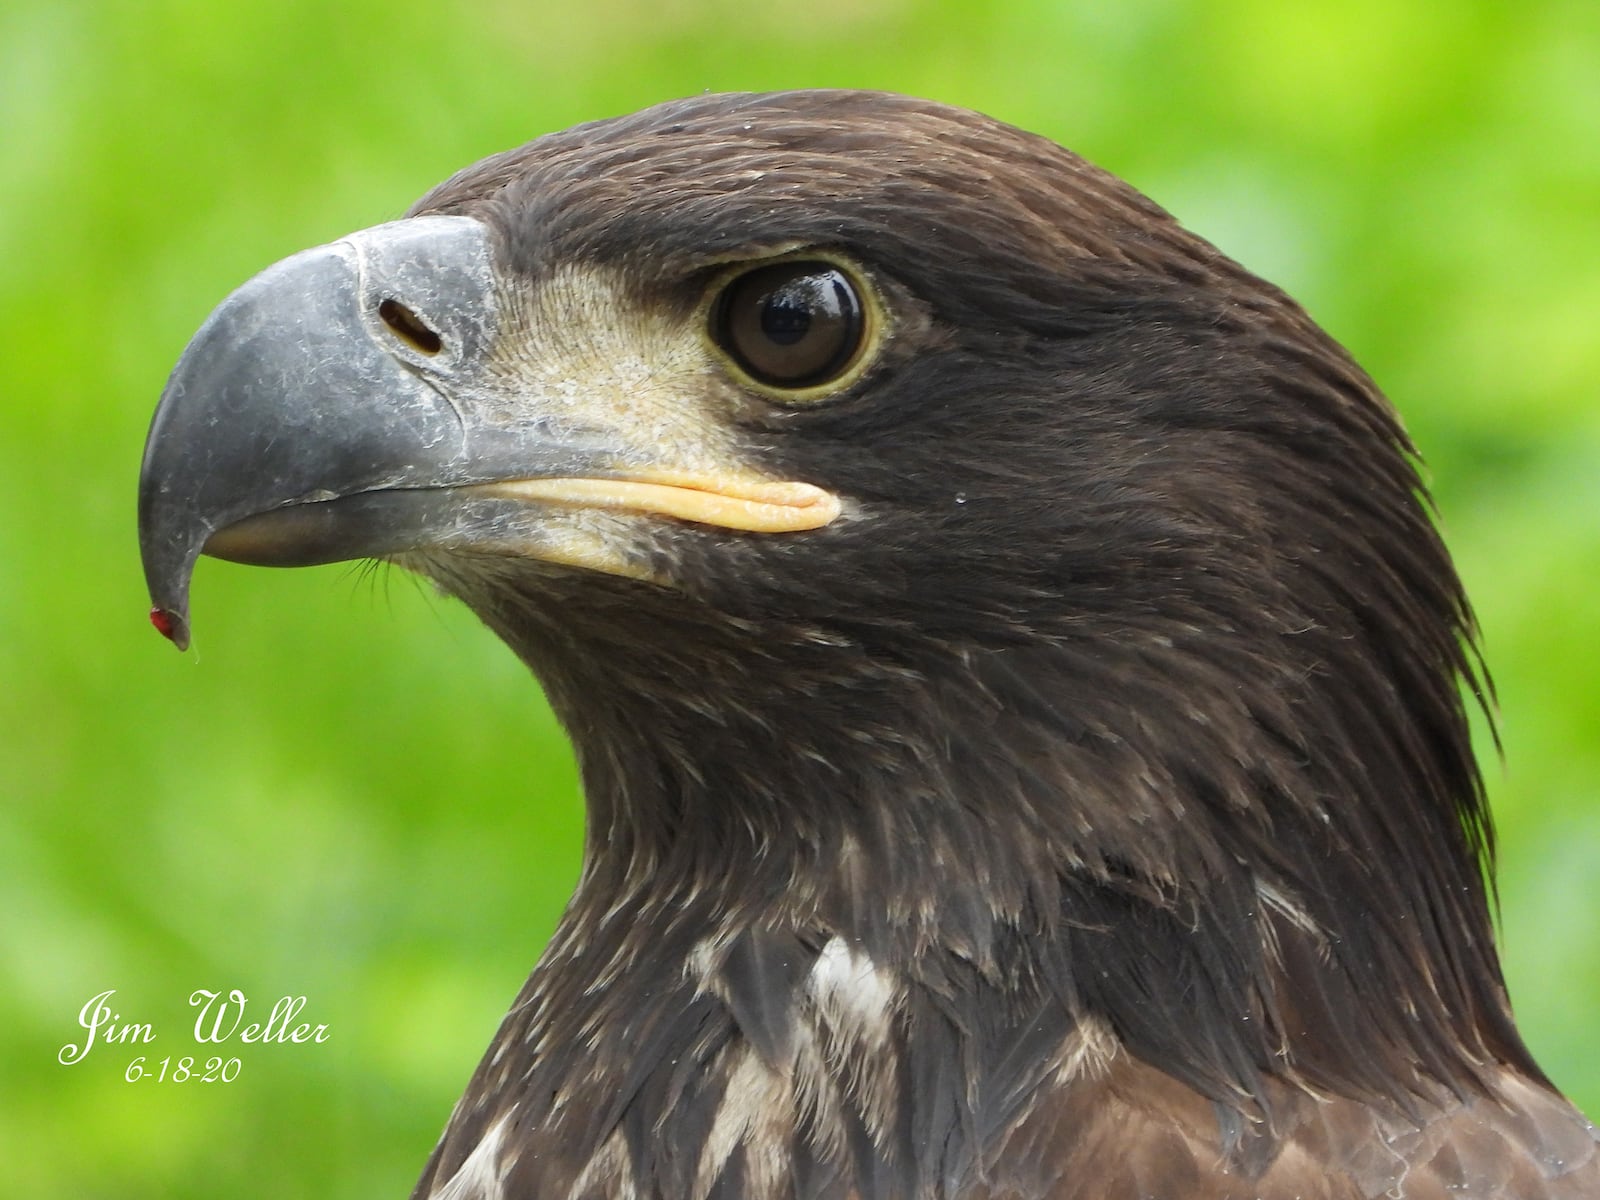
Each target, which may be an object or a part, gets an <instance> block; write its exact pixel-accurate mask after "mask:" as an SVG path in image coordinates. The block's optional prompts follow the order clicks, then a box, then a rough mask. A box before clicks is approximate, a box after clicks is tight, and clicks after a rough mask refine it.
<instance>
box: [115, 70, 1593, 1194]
mask: <svg viewBox="0 0 1600 1200" xmlns="http://www.w3.org/2000/svg"><path fill="white" fill-rule="evenodd" d="M140 520H141V537H142V542H143V549H144V555H145V563H146V568H147V572H148V576H149V580H150V585H151V590H152V594H153V597H154V601H155V604H156V609H155V611H154V613H153V617H154V619H155V621H156V623H157V624H158V626H159V627H161V628H162V629H163V630H164V631H165V632H167V633H168V634H169V636H171V637H173V639H174V640H175V641H177V642H178V644H179V645H180V646H181V645H183V644H185V643H186V641H187V638H188V622H187V609H188V602H187V592H188V580H189V576H190V572H191V570H192V568H193V564H194V560H195V558H196V556H197V555H198V554H200V553H202V552H204V553H208V554H212V555H215V556H218V557H221V558H228V559H233V560H235V561H240V562H249V563H261V564H277V565H294V564H304V563H315V562H327V561H334V560H339V559H349V558H379V559H384V560H387V561H390V562H394V563H399V564H401V565H402V566H405V567H408V568H410V569H412V570H414V571H417V572H420V573H421V574H423V575H425V576H427V577H428V578H430V579H431V580H433V581H434V582H435V583H437V585H438V586H439V587H440V588H441V589H443V590H444V591H445V592H447V593H449V594H451V595H454V596H458V597H460V598H461V599H462V600H463V601H464V602H465V603H466V604H468V605H469V606H471V608H472V609H473V610H474V611H475V612H477V613H478V614H479V615H480V616H481V617H482V618H483V620H484V621H485V622H487V624H488V625H489V626H490V627H491V628H492V629H493V630H494V631H495V632H496V633H497V634H499V636H500V637H501V638H503V639H504V640H505V641H506V643H507V644H508V645H509V646H510V647H511V648H512V649H513V650H514V651H515V652H516V653H517V654H518V655H520V656H521V657H522V658H523V659H524V660H525V661H526V662H527V663H528V665H529V666H530V667H532V669H533V670H534V671H535V672H536V673H537V674H538V676H539V678H540V679H541V680H542V681H543V684H544V687H545V690H546V692H547V693H548V695H549V698H550V701H551V703H552V704H553V705H554V707H555V709H556V711H557V712H558V713H559V714H560V716H561V719H562V721H563V722H564V724H565V726H566V728H567V730H568V731H569V733H570V734H571V737H572V739H573V742H574V743H575V745H576V748H577V753H578V756H579V760H580V764H581V769H582V774H583V780H584V786H585V790H586V793H587V798H588V809H589V812H588V837H587V844H586V848H585V859H584V868H583V874H582V878H581V881H580V882H579V885H578V889H577V893H576V895H575V896H574V897H573V899H572V902H571V905H570V907H569V908H568V910H567V912H566V915H565V916H564V917H563V919H562V922H561V925H560V928H559V930H558V931H557V933H556V935H555V939H554V941H553V942H552V944H551V945H550V947H549V949H548V950H547V952H546V953H545V956H544V958H543V960H542V961H541V962H540V963H539V964H538V966H537V967H536V968H535V970H534V972H533V975H532V977H531V978H530V979H529V980H528V982H527V984H526V986H525V987H524V989H523V990H522V993H521V994H520V995H519V996H518V997H517V999H516V1002H515V1004H514V1005H513V1006H512V1008H511V1011H510V1013H509V1014H508V1015H507V1017H506V1018H505V1021H504V1023H503V1025H502V1026H501V1028H500V1031H499V1033H498V1035H497V1036H496V1038H495V1040H494V1044H493V1045H492V1046H491V1047H490V1049H489V1051H488V1053H487V1054H486V1056H485V1057H484V1059H483V1061H482V1063H481V1065H480V1066H479V1067H478V1070H477V1073H476V1074H475V1075H474V1076H473V1078H472V1081H471V1083H470V1085H469V1086H468V1088H467V1091H466V1094H465V1095H464V1096H463V1097H462V1099H461V1101H460V1102H459V1104H458V1105H457V1106H456V1109H455V1111H454V1113H453V1115H452V1116H451V1118H450V1121H449V1125H448V1127H447V1128H446V1129H445V1132H444V1135H443V1137H442V1138H441V1140H440V1142H439V1144H438V1146H437V1148H436V1149H435V1150H434V1152H433V1156H432V1158H431V1160H430V1161H429V1162H428V1164H427V1167H426V1169H425V1171H424V1172H423V1176H422V1179H421V1182H420V1183H419V1184H418V1185H417V1189H416V1192H415V1193H414V1195H415V1197H417V1198H418V1200H424V1198H433V1200H514V1198H515V1200H522V1198H531V1197H538V1198H540V1200H556V1198H561V1200H568V1198H570V1200H585V1198H589V1197H595V1198H598V1197H607V1198H626V1197H640V1198H654V1197H659V1198H662V1200H712V1198H723V1197H728V1198H732V1197H741V1198H748V1200H780V1198H781V1200H790V1198H793V1200H821V1198H830V1200H831V1198H837V1200H844V1198H850V1200H888V1198H907V1200H911V1198H942V1200H958V1198H959V1200H976V1198H984V1200H999V1198H1001V1197H1005V1198H1015V1200H1136V1198H1142V1197H1150V1198H1156V1200H1213V1198H1223V1197H1229V1198H1234V1200H1243V1198H1247V1197H1260V1198H1268V1200H1290V1198H1301V1200H1323V1198H1326V1200H1334V1198H1340V1200H1349V1198H1370V1197H1380V1196H1388V1197H1406V1198H1408V1200H1424V1198H1430V1200H1431V1198H1434V1197H1444V1196H1446V1195H1450V1196H1461V1197H1518V1198H1525V1200H1533V1198H1536V1197H1550V1198H1554V1197H1579V1196H1597V1195H1600V1155H1597V1148H1596V1136H1597V1135H1596V1131H1595V1129H1594V1128H1593V1127H1592V1126H1591V1125H1590V1124H1589V1123H1588V1122H1587V1121H1585V1120H1584V1119H1583V1117H1582V1116H1580V1115H1579V1114H1578V1113H1577V1112H1576V1111H1575V1110H1574V1109H1573V1108H1572V1107H1571V1106H1570V1105H1569V1104H1568V1103H1567V1102H1566V1101H1565V1100H1563V1099H1562V1098H1561V1097H1560V1096H1559V1095H1558V1094H1557V1093H1556V1092H1555V1091H1554V1090H1553V1089H1552V1087H1551V1086H1550V1084H1549V1083H1548V1082H1547V1081H1546V1079H1545V1077H1544V1076H1543V1075H1542V1074H1541V1072H1540V1070H1539V1068H1538V1067H1537V1066H1536V1065H1535V1064H1534V1062H1533V1061H1532V1059H1531V1058H1530V1056H1529V1054H1528V1052H1527V1051H1526V1049H1524V1047H1523V1045H1522V1042H1521V1041H1520V1039H1519V1037H1518V1035H1517V1032H1516V1029H1515V1027H1514V1026H1513V1023H1512V1017H1511V1012H1510V1009H1509V1006H1508V1003H1507V999H1506V994H1505V990H1504V987H1503V984H1502V980H1501V973H1500V968H1499V965H1498V962H1497V959H1496V954H1495V949H1494V945H1493V939H1492V931H1491V923H1490V911H1489V903H1488V899H1487V896H1486V887H1485V880H1484V867H1485V862H1486V859H1487V856H1488V855H1487V852H1488V848H1489V843H1490V835H1489V817H1488V814H1487V812H1486V810H1485V807H1484V800H1483V793H1482V789H1481V786H1480V782H1479V776H1478V773H1477V769H1476V767H1475V765H1474V760H1473V757H1472V753H1471V750H1470V748H1469V745H1468V731H1467V719H1466V714H1465V712H1464V706H1463V702H1462V699H1461V694H1460V690H1459V687H1458V684H1459V682H1460V681H1461V680H1463V679H1465V680H1467V681H1468V682H1469V684H1471V685H1472V686H1473V687H1474V688H1475V687H1476V686H1477V684H1476V680H1477V678H1478V674H1477V671H1476V670H1475V657H1474V652H1473V650H1472V648H1471V646H1472V622H1471V616H1470V612H1469V609H1468V606H1467V602H1466V600H1465V599H1464V597H1463V595H1462V591H1461V587H1460V584H1459V582H1458V581H1457V578H1456V575H1455V573H1454V570H1453V569H1452V567H1451V564H1450V560H1449V558H1448V557H1447V555H1446V552H1445V550H1444V547H1443V546H1442V544H1441V542H1440V540H1439V537H1438V535H1437V534H1436V532H1435V531H1434V529H1433V527H1432V525H1431V523H1430V520H1429V513H1428V504H1427V500H1426V496H1425V494H1424V492H1423V487H1422V484H1421V483H1420V482H1419V479H1418V475H1417V472H1416V470H1415V464H1414V461H1413V456H1412V449H1411V446H1410V444H1409V442H1408V441H1407V439H1406V435H1405V434H1404V432H1403V431H1402V429H1401V426H1400V424H1399V422H1398V421H1397V419H1396V417H1395V415H1394V413H1393V412H1392V411H1391V409H1390V407H1389V405H1388V404H1387V403H1386V402H1385V400H1384V399H1383V397H1382V396H1381V395H1380V394H1379V392H1378V390H1377V388H1376V387H1375V386H1374V384H1373V383H1372V381H1371V380H1370V379H1369V378H1368V377H1367V376H1366V375H1365V374H1364V373H1363V372H1362V371H1361V369H1360V368H1359V367H1358V366H1356V364H1355V363H1354V362H1353V361H1352V360H1351V359H1350V357H1349V356H1348V355H1347V354H1346V353H1345V352H1344V351H1343V350H1342V349H1341V348H1340V347H1339V346H1337V345H1336V344H1335V343H1334V342H1333V341H1332V340H1330V339H1329V337H1328V336H1327V335H1326V334H1324V333H1323V332H1322V331H1321V330H1320V329H1318V328H1317V326H1316V325H1314V324H1313V323H1312V321H1311V320H1310V318H1308V317H1307V316H1306V314H1305V313H1304V312H1303V311H1302V310H1301V309H1300V308H1299V307H1297V306H1296V305H1295V304H1294V303H1293V302H1292V301H1291V300H1290V299H1289V298H1288V297H1286V296H1285V295H1284V294H1283V293H1282V292H1280V291H1278V290H1277V289H1275V288H1273V287H1271V286H1270V285H1268V284H1266V283H1264V282H1262V281H1261V280H1259V279H1257V278H1255V277H1254V276H1252V275H1250V274H1249V273H1248V272H1246V271H1244V270H1243V269H1242V268H1240V267H1239V266H1237V265H1236V264H1234V263H1233V262H1231V261H1229V260H1228V259H1227V258H1225V257H1223V256H1222V255H1221V254H1220V253H1219V252H1218V251H1217V250H1215V249H1214V248H1212V247H1211V246H1210V245H1208V244H1207V243H1205V242H1204V241H1202V240H1201V239H1199V238H1197V237H1195V236H1193V235H1192V234H1190V233H1188V232H1186V231H1185V230H1184V229H1182V228H1181V227H1180V226H1179V225H1178V224H1177V223H1176V222H1175V221H1174V220H1173V219H1172V218H1171V217H1169V216H1168V215H1167V214H1166V213H1165V212H1163V211H1162V210H1161V209H1160V208H1158V207H1156V206H1155V205H1154V204H1152V203H1151V202H1150V201H1149V200H1147V199H1145V198H1144V197H1143V196H1141V195H1140V194H1138V193H1137V192H1135V191H1134V190H1133V189H1131V188H1130V187H1128V186H1127V185H1125V184H1123V183H1121V182H1120V181H1118V180H1117V179H1115V178H1113V177H1112V176H1110V175H1108V174H1106V173H1105V172H1103V171H1100V170H1098V169H1096V168H1094V167H1092V166H1090V165H1089V164H1088V163H1086V162H1084V161H1083V160H1081V159H1079V158H1077V157H1075V156H1074V155H1072V154H1070V153H1068V152H1067V151H1065V150H1062V149H1060V148H1059V147H1057V146H1055V145H1053V144H1051V143H1049V142H1047V141H1044V140H1042V139H1040V138H1037V137H1033V136H1030V135H1028V134H1025V133H1022V132H1020V131H1018V130H1016V129H1012V128H1009V127H1007V126H1005V125H1001V124H999V123H997V122H995V121H992V120H988V119H986V118H983V117H980V116H977V115H975V114H972V113H969V112H963V111H959V110H955V109H951V108H946V107H942V106H940V105H936V104H931V103H927V102H923V101H919V100H911V99H906V98H903V97H898V96H891V95H881V94H868V93H859V92H798V93H786V94H777V95H714V96H702V97H698V98H695V99H692V100H686V101H681V102H677V103H671V104H665V105H662V106H660V107H657V108H653V109H650V110H648V111H645V112H643V113H639V114H637V115H634V116H629V117H623V118H620V119H617V120H609V121H601V122H597V123H594V124H589V125H583V126H579V127H578V128H575V129H571V130H568V131H566V132H564V133H558V134H553V135H551V136H548V137H543V138H540V139H538V140H537V141H534V142H531V143H530V144H528V145H526V146H524V147H522V148H521V149H518V150H513V151H510V152H508V153H505V154H500V155H497V156H495V157H493V158H490V159H487V160H485V161H484V162H481V163H479V164H477V165H476V166H473V167H470V168H468V169H467V170H465V171H463V172H462V173H460V174H459V175H457V176H455V177H454V178H452V179H450V180H448V181H446V182H445V183H443V184H441V185H440V186H439V187H437V188H435V189H434V190H433V191H432V192H430V193H429V194H428V195H427V196H425V197H424V198H423V199H422V200H421V201H420V202H419V203H418V204H417V205H416V207H415V208H414V209H413V210H412V212H411V214H410V215H409V216H407V217H406V218H405V219H403V220H400V221H396V222H393V223H391V224H387V225H380V226H377V227H376V228H373V229H367V230H363V231H361V232H359V233H355V234H352V235H351V236H350V237H348V238H345V239H343V240H342V241H339V242H335V243H333V244H332V245H329V246H324V247H320V248H318V249H315V250H309V251H306V252H304V253H302V254H297V255H295V256H294V257H292V258H290V259H287V260H286V261H284V262H282V263H279V264H278V265H276V266H274V267H271V268H269V269H268V270H267V271H265V272H264V273H263V274H261V275H260V276H258V277H256V278H255V279H254V280H252V281H251V282H249V283H247V284H245V285H244V287H242V288H241V289H239V291H237V292H236V293H234V294H233V295H232V296H231V297H230V298H229V299H228V300H226V301H225V302H224V303H223V305H222V306H221V307H220V308H219V309H218V310H217V311H216V312H215V313H214V314H213V315H212V316H211V318H210V319H209V320H208V321H207V323H206V324H205V326H204V327H203V328H202V329H201V331H200V332H199V334H198V335H197V336H196V337H195V339H194V341H193V342H192V343H191V345H190V346H189V348H188V350H187V351H186V352H185V354H184V356H183V358H182V360H181V362H180V363H179V365H178V367H177V370H176V372H175V373H174V375H173V378H172V381H171V383H170V384H169V385H168V388H167V391H166V393H165V395H164V397H163V399H162V403H161V407H160V409H159V410H158V412H157V414H156V417H155V422H154V426H153V428H152V431H151V436H150V442H149V446H148V448H147V451H146V457H145V463H144V474H143V480H142V483H141V494H140Z"/></svg>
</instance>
